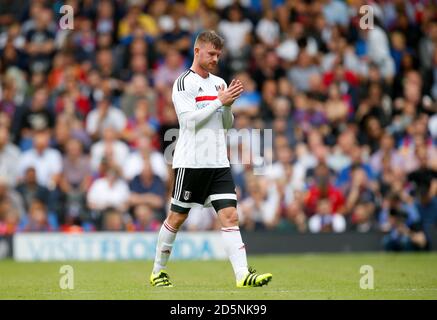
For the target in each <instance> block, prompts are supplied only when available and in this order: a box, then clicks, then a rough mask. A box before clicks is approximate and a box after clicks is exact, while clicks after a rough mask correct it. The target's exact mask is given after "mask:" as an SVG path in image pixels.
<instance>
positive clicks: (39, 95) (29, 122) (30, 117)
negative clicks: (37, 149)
mask: <svg viewBox="0 0 437 320" xmlns="http://www.w3.org/2000/svg"><path fill="white" fill-rule="evenodd" d="M47 103H48V92H47V89H46V88H39V89H37V90H36V91H35V93H34V95H33V97H32V103H31V105H30V107H24V108H20V110H19V111H20V112H16V113H15V115H16V116H17V117H18V126H17V128H16V132H15V133H14V134H15V137H16V138H17V139H18V140H17V142H18V143H19V145H20V149H21V150H22V151H26V150H28V149H29V148H30V147H31V146H32V143H31V141H32V137H33V136H34V135H35V133H36V131H39V130H51V129H53V127H54V125H55V118H54V115H53V113H52V112H51V111H50V110H49V108H48V106H47ZM50 133H51V132H49V134H50Z"/></svg>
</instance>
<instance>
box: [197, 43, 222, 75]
mask: <svg viewBox="0 0 437 320" xmlns="http://www.w3.org/2000/svg"><path fill="white" fill-rule="evenodd" d="M221 53H222V51H221V50H220V49H216V48H214V46H213V45H212V44H211V43H204V44H202V45H200V46H199V55H198V57H199V64H200V66H201V67H202V68H203V69H205V70H207V71H208V72H212V71H214V70H215V68H216V66H217V64H218V60H219V58H220V55H221Z"/></svg>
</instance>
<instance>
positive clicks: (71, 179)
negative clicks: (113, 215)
mask: <svg viewBox="0 0 437 320" xmlns="http://www.w3.org/2000/svg"><path fill="white" fill-rule="evenodd" d="M90 185H91V166H90V160H89V157H88V156H86V155H85V154H84V152H83V146H82V143H81V142H80V141H79V140H76V139H71V140H69V141H68V142H67V145H66V154H65V156H64V157H63V163H62V173H61V178H60V184H59V186H60V189H61V192H62V193H63V201H64V206H63V210H62V212H64V216H63V219H62V223H65V224H73V223H78V224H80V222H81V221H80V220H81V219H80V217H81V216H82V215H83V211H84V210H85V209H86V208H85V205H86V192H87V190H88V188H89V187H90ZM78 220H79V221H78Z"/></svg>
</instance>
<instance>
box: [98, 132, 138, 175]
mask: <svg viewBox="0 0 437 320" xmlns="http://www.w3.org/2000/svg"><path fill="white" fill-rule="evenodd" d="M117 138H118V133H117V131H116V129H114V128H113V127H111V126H109V127H106V128H105V129H104V130H103V134H102V139H101V140H99V141H98V142H96V143H94V144H93V145H92V146H91V151H90V153H91V169H92V171H93V172H97V170H98V168H99V165H100V163H101V162H102V159H103V158H107V159H111V160H112V161H113V162H114V163H115V164H116V165H118V166H119V167H120V168H121V167H123V165H124V163H125V161H126V158H127V156H128V154H129V148H128V146H127V145H126V143H124V142H123V141H121V140H118V139H117Z"/></svg>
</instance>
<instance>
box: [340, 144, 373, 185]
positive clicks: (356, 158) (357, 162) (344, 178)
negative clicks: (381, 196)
mask: <svg viewBox="0 0 437 320" xmlns="http://www.w3.org/2000/svg"><path fill="white" fill-rule="evenodd" d="M362 154H363V150H362V148H361V147H360V146H358V145H355V146H354V147H353V148H351V150H350V155H349V156H350V158H351V164H350V165H348V166H347V167H345V168H344V169H343V170H341V171H340V172H339V173H338V176H337V181H336V183H335V185H336V186H337V187H340V188H341V189H343V190H345V189H346V188H347V185H348V184H350V181H351V172H352V168H353V167H356V166H359V167H361V168H363V170H364V171H365V172H366V175H367V177H368V178H369V180H370V181H371V183H374V181H375V179H376V176H375V174H374V172H373V170H372V167H371V166H370V164H369V163H367V162H366V161H365V160H363V156H362Z"/></svg>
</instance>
